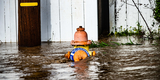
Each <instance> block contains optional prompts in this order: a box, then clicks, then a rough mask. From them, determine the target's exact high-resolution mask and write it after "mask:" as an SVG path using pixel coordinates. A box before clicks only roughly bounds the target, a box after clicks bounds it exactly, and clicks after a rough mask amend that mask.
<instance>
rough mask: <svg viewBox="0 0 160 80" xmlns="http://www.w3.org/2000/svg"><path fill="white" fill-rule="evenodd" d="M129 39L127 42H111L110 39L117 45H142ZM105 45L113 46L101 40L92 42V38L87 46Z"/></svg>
mask: <svg viewBox="0 0 160 80" xmlns="http://www.w3.org/2000/svg"><path fill="white" fill-rule="evenodd" d="M129 41H130V42H127V43H118V42H113V41H111V43H114V44H116V45H118V46H120V45H142V44H137V43H136V44H135V43H133V41H132V40H131V39H130V38H129ZM105 46H112V47H114V46H113V45H109V44H107V43H105V42H103V41H101V42H96V43H95V42H94V41H93V40H92V44H91V45H90V46H89V48H96V47H105Z"/></svg>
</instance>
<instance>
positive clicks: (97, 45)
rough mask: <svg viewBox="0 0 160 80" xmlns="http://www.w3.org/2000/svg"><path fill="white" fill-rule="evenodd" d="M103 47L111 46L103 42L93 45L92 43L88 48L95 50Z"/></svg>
mask: <svg viewBox="0 0 160 80" xmlns="http://www.w3.org/2000/svg"><path fill="white" fill-rule="evenodd" d="M105 46H111V45H109V44H107V43H105V42H103V41H101V42H97V43H95V42H94V41H92V44H91V45H90V46H89V47H90V48H95V47H105Z"/></svg>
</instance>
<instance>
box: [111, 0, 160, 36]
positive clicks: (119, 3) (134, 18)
mask: <svg viewBox="0 0 160 80" xmlns="http://www.w3.org/2000/svg"><path fill="white" fill-rule="evenodd" d="M134 1H135V3H136V4H137V6H138V8H139V9H140V11H141V13H142V15H143V16H144V18H145V20H146V22H147V23H148V25H149V27H150V29H151V30H152V31H156V32H157V31H158V26H159V25H160V24H159V23H158V22H157V21H156V20H155V19H154V16H153V9H154V6H155V3H154V1H155V0H134ZM138 22H139V23H140V25H141V26H142V30H144V31H145V32H146V33H148V32H149V31H148V29H147V27H146V24H145V23H144V20H143V19H142V17H141V16H140V14H139V12H138V10H137V8H136V7H135V5H134V3H133V2H132V0H110V29H111V32H112V31H113V32H115V28H116V29H117V31H118V32H119V31H121V28H120V26H122V31H123V30H124V29H127V28H128V30H133V28H138V27H137V23H138ZM154 23H155V25H154V26H153V24H154Z"/></svg>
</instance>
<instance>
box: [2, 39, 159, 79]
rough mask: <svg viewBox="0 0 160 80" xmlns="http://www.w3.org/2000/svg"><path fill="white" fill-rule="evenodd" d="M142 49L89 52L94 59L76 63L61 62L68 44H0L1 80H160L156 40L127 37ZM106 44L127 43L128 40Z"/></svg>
mask: <svg viewBox="0 0 160 80" xmlns="http://www.w3.org/2000/svg"><path fill="white" fill-rule="evenodd" d="M130 38H131V40H133V42H134V43H142V45H121V46H116V45H115V46H114V47H108V46H107V47H103V48H90V50H95V51H96V53H97V55H96V56H95V57H88V58H86V59H84V60H82V61H79V62H76V63H74V62H72V61H70V60H68V59H66V58H64V54H65V53H67V52H68V51H71V50H72V49H73V46H71V45H70V42H62V43H58V42H57V43H42V45H41V46H36V47H29V48H27V47H18V45H17V43H2V44H0V80H160V46H157V45H152V44H154V43H157V44H159V43H158V42H159V40H153V41H151V40H143V39H140V38H135V37H130ZM108 40H109V41H115V42H121V43H125V42H129V37H120V38H115V37H112V38H110V39H108Z"/></svg>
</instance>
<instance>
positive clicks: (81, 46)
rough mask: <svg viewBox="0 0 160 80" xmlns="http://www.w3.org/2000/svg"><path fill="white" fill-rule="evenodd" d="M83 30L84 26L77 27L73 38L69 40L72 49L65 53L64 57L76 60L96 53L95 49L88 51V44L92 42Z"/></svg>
mask: <svg viewBox="0 0 160 80" xmlns="http://www.w3.org/2000/svg"><path fill="white" fill-rule="evenodd" d="M84 30H85V28H82V26H79V28H77V31H76V32H75V34H74V40H72V41H71V45H72V46H74V49H73V50H72V51H71V52H70V51H68V53H67V54H65V57H66V58H68V59H71V60H72V61H75V62H76V61H80V60H82V59H85V58H86V57H90V56H94V55H95V54H96V53H95V51H89V45H90V44H91V43H92V42H91V40H88V35H87V33H86V32H85V31H84Z"/></svg>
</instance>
